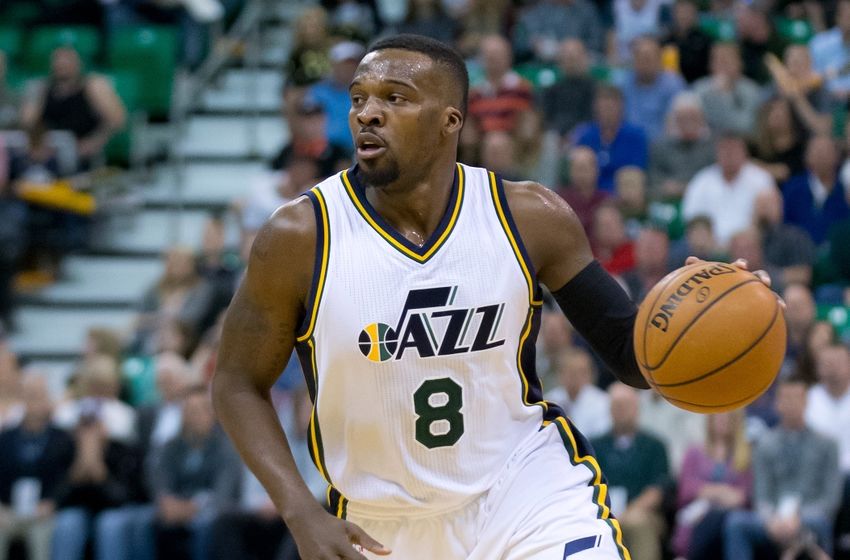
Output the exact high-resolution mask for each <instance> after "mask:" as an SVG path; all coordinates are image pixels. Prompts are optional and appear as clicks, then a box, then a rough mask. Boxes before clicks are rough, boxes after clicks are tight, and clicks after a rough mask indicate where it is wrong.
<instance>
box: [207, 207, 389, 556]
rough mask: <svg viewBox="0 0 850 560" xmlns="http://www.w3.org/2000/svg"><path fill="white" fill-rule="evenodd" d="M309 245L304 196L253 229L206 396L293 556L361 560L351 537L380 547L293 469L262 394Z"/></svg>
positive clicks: (297, 309) (302, 283)
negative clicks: (290, 542) (334, 512)
mask: <svg viewBox="0 0 850 560" xmlns="http://www.w3.org/2000/svg"><path fill="white" fill-rule="evenodd" d="M315 250H316V220H315V217H314V214H313V208H312V203H311V202H310V201H309V199H307V198H300V199H298V200H296V201H294V202H292V203H290V204H288V205H286V206H284V207H282V208H280V209H279V210H278V211H277V212H275V214H274V215H273V216H272V217H271V218H270V219H269V221H268V222H267V223H266V224H265V225H264V226H263V228H262V229H261V230H260V232H259V233H258V234H257V238H256V240H255V241H254V245H253V248H252V250H251V256H250V258H249V261H248V266H247V269H246V272H245V277H244V278H243V280H242V283H241V285H240V286H239V289H238V290H237V292H236V295H235V296H234V298H233V301H232V302H231V304H230V307H229V309H228V311H227V314H226V316H225V320H224V327H223V332H222V337H221V345H220V348H219V352H218V363H217V366H216V372H215V377H214V378H213V400H214V403H215V408H216V412H217V414H218V418H219V420H220V421H221V424H222V426H223V427H224V429H225V430H226V431H227V433H228V435H229V436H230V438H231V439H232V440H233V442H234V443H235V445H236V448H237V449H238V450H239V453H240V454H241V455H242V458H243V459H244V460H245V462H246V463H247V465H248V467H249V468H250V469H251V470H252V471H253V472H254V474H255V475H256V476H257V478H258V479H259V480H260V482H262V484H263V486H264V487H265V488H266V491H267V492H268V493H269V496H270V497H271V499H272V501H273V502H274V504H275V506H276V507H277V509H278V511H279V512H280V515H281V517H282V518H283V520H284V522H285V523H286V525H287V527H288V528H289V530H290V532H291V533H292V536H293V538H294V539H295V542H296V544H297V545H298V551H299V554H300V556H301V558H302V559H303V560H329V559H334V560H336V559H338V558H345V559H352V560H365V557H364V556H363V555H361V554H360V553H358V552H357V551H355V550H354V548H353V547H352V544H359V545H361V546H363V547H364V548H366V549H367V550H370V551H372V552H375V553H378V554H386V553H388V551H386V550H385V549H384V548H383V546H382V545H380V544H379V543H377V542H376V541H375V540H373V539H372V538H370V537H369V536H368V535H366V533H364V532H363V530H362V529H360V528H359V527H357V526H356V525H354V524H352V523H350V522H348V521H343V520H341V519H337V518H336V517H333V516H331V515H330V514H328V513H327V512H326V511H325V510H324V509H323V508H322V507H321V506H320V505H319V504H318V502H317V501H316V499H315V498H314V497H313V495H312V494H311V493H310V491H309V489H308V488H307V485H306V484H305V483H304V480H303V479H302V478H301V476H300V475H299V474H298V469H297V467H296V465H295V460H294V459H293V457H292V452H291V450H290V447H289V443H288V442H287V439H286V436H285V435H284V432H283V429H282V428H281V426H280V422H279V420H278V416H277V413H276V412H275V409H274V407H273V406H272V402H271V398H270V390H271V387H272V385H273V384H274V382H275V381H276V380H277V378H278V377H279V376H280V373H281V371H283V369H284V367H285V365H286V362H287V361H288V360H289V357H290V355H291V354H292V349H293V346H294V344H295V336H296V334H295V333H296V331H297V329H298V325H299V324H300V322H301V319H302V317H303V316H304V312H305V311H304V309H305V302H306V300H307V294H308V293H309V290H310V285H311V282H312V272H313V262H314V259H315V254H316V253H315Z"/></svg>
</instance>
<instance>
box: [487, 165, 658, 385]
mask: <svg viewBox="0 0 850 560" xmlns="http://www.w3.org/2000/svg"><path fill="white" fill-rule="evenodd" d="M504 185H505V196H506V197H507V200H508V206H509V208H510V211H511V214H512V215H513V218H514V221H515V222H516V225H517V229H518V230H519V234H520V237H521V238H522V242H523V244H524V245H525V248H526V250H527V251H528V254H529V257H530V258H531V261H532V264H533V266H534V269H535V271H536V275H537V279H538V281H540V282H541V283H542V284H543V285H545V286H546V287H547V288H548V289H549V291H550V292H551V293H552V296H553V297H554V298H555V301H557V302H558V305H559V306H560V307H561V309H562V310H563V312H564V314H565V315H566V316H567V319H569V320H570V323H572V325H573V327H575V329H576V331H578V333H579V334H581V335H582V336H583V337H584V338H585V340H587V342H588V343H589V344H590V346H591V347H592V348H593V350H594V351H595V352H596V353H597V354H598V355H599V357H600V358H602V360H603V361H604V362H605V364H606V365H607V366H608V367H609V368H611V371H613V372H614V375H616V376H617V378H618V379H619V380H620V381H622V382H623V383H625V384H627V385H631V386H632V387H638V388H641V389H647V388H649V384H648V383H647V382H646V380H645V379H644V377H643V375H642V374H641V373H640V369H639V368H638V365H637V359H636V358H635V352H634V345H633V338H634V335H633V332H632V331H633V327H634V323H635V317H636V316H637V307H636V306H635V304H634V302H632V300H631V299H630V298H629V296H628V295H627V294H626V292H625V291H624V290H623V288H622V287H620V285H619V284H618V283H617V281H616V280H614V279H613V278H612V277H611V275H609V274H608V273H607V272H606V271H605V269H603V268H602V266H601V265H600V264H599V263H598V262H597V261H596V260H595V259H594V258H593V253H592V252H591V250H590V243H589V242H588V240H587V236H586V235H585V233H584V228H582V225H581V222H580V221H579V219H578V217H577V216H576V214H575V212H573V210H572V208H570V207H569V205H568V204H567V203H566V202H565V201H564V199H562V198H561V197H560V196H558V195H557V194H555V193H554V192H552V191H551V190H549V189H547V188H546V187H544V186H543V185H540V184H538V183H534V182H511V181H505V182H504Z"/></svg>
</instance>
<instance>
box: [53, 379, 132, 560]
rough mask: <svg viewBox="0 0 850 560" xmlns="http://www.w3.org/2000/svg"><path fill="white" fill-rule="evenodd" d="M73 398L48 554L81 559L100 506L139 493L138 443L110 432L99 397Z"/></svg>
mask: <svg viewBox="0 0 850 560" xmlns="http://www.w3.org/2000/svg"><path fill="white" fill-rule="evenodd" d="M95 375H96V374H95V373H94V372H93V373H89V374H86V375H85V376H84V379H83V383H82V384H83V386H84V387H88V386H91V384H92V383H90V382H89V379H90V378H92V377H94V376H95ZM75 404H79V406H77V407H76V411H77V412H78V414H77V417H76V422H75V423H74V424H73V426H72V427H73V430H74V439H75V442H76V454H75V456H74V461H73V463H72V464H71V468H70V472H69V474H68V478H67V481H66V483H65V485H64V486H63V487H62V489H61V491H60V492H59V494H58V497H57V504H58V507H59V508H60V509H59V511H58V513H57V514H56V523H55V527H54V533H53V553H52V556H51V558H53V560H82V559H83V558H84V552H85V549H86V543H87V541H88V540H89V538H90V536H91V535H92V527H93V525H94V523H93V521H94V520H95V518H96V517H97V516H98V515H99V514H100V513H101V512H102V511H104V510H107V509H112V508H117V507H121V506H123V505H126V504H130V503H135V502H137V501H138V500H139V499H140V498H141V497H142V494H143V492H142V459H141V456H140V455H139V452H138V449H137V448H136V447H135V446H133V445H132V444H129V443H124V442H125V441H127V440H126V439H125V440H123V441H122V440H121V439H119V438H116V437H114V436H111V435H110V432H112V433H114V432H115V431H116V428H115V426H113V425H112V423H113V422H115V420H114V417H115V415H114V414H112V413H111V412H110V409H111V408H114V407H109V406H98V405H99V404H101V403H100V402H99V401H97V400H94V399H91V398H89V399H85V400H83V401H78V402H77V403H75ZM106 404H108V402H107V403H106ZM59 413H60V411H57V416H58V414H59Z"/></svg>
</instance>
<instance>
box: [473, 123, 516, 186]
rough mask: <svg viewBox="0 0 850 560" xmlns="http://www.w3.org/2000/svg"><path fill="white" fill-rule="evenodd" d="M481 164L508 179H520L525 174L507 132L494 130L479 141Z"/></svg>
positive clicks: (514, 145)
mask: <svg viewBox="0 0 850 560" xmlns="http://www.w3.org/2000/svg"><path fill="white" fill-rule="evenodd" d="M481 166H482V167H484V168H486V169H489V170H490V171H493V172H494V173H498V174H499V175H500V176H501V177H502V178H503V179H507V180H508V181H521V180H522V179H521V178H522V177H524V176H525V174H524V173H523V171H522V169H520V167H519V164H518V162H517V148H516V142H515V141H514V139H513V137H512V136H511V135H510V134H508V133H507V132H503V131H499V130H494V131H493V132H488V133H486V134H485V135H484V138H483V140H482V141H481Z"/></svg>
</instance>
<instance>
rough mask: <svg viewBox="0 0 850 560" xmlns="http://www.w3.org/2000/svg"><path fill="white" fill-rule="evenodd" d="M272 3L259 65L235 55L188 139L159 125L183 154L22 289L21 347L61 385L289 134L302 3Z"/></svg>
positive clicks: (234, 230)
mask: <svg viewBox="0 0 850 560" xmlns="http://www.w3.org/2000/svg"><path fill="white" fill-rule="evenodd" d="M268 6H269V7H268V8H267V10H266V12H267V13H265V14H264V16H263V21H264V23H263V25H262V29H261V48H260V53H261V55H260V65H259V67H258V68H254V69H249V68H247V67H246V66H245V64H244V62H243V61H242V60H240V59H234V60H232V61H230V62H229V63H228V64H227V65H226V66H225V67H224V69H223V70H222V71H221V72H220V73H219V74H218V75H217V76H216V78H215V79H214V80H213V82H212V83H211V84H209V85H208V86H206V87H205V88H204V89H203V91H202V93H201V95H200V96H199V99H198V102H197V103H196V104H195V107H194V108H193V110H192V111H191V112H190V114H189V115H188V118H187V121H186V124H185V126H184V127H183V130H182V133H180V134H179V135H176V136H175V135H174V134H173V133H172V130H173V128H172V127H170V126H169V125H168V124H165V125H152V136H153V137H154V138H156V137H159V138H163V139H165V140H166V141H173V142H176V146H175V147H176V150H177V151H176V154H177V155H178V156H179V158H172V159H171V160H170V161H167V162H163V163H158V164H155V165H154V166H153V167H152V169H150V172H149V173H147V174H146V175H147V177H146V179H145V180H136V181H135V182H134V183H133V184H132V188H131V192H132V193H133V196H134V197H136V200H137V203H136V204H135V205H134V206H133V207H131V208H129V209H127V208H125V209H121V208H116V209H114V210H112V211H110V212H108V213H107V214H106V215H104V216H101V217H100V218H99V219H98V220H97V222H96V224H95V227H94V234H93V241H92V244H91V247H90V249H89V250H88V251H87V252H86V254H82V255H75V256H71V257H69V258H67V259H66V261H65V263H64V266H63V274H62V277H61V278H60V279H59V280H58V281H57V282H56V283H54V284H52V285H50V286H48V287H45V288H43V289H40V290H38V291H35V292H29V293H26V294H22V295H21V297H20V304H19V306H18V310H17V312H16V323H17V329H16V332H14V333H12V335H11V337H10V341H11V345H12V348H13V349H14V350H15V351H16V352H17V353H18V354H19V358H20V359H21V360H22V361H23V362H24V363H28V364H29V365H31V366H32V367H33V368H36V369H39V370H42V371H46V372H48V373H49V374H50V377H51V380H52V382H53V383H55V387H56V388H57V389H58V388H59V387H61V385H62V383H63V382H64V379H65V378H66V377H67V375H69V374H70V372H71V370H72V368H73V365H74V363H75V361H76V360H77V359H78V356H79V354H80V352H81V350H82V348H83V344H84V340H85V334H86V331H87V330H88V329H89V328H91V327H95V326H105V327H111V328H116V329H119V330H121V331H122V332H130V330H131V329H132V325H133V320H134V316H135V311H134V310H135V308H136V306H137V305H138V302H139V301H140V299H141V297H142V296H143V294H144V292H145V291H146V290H147V289H148V288H149V287H150V286H151V285H152V284H153V283H154V282H156V280H157V278H158V277H159V275H160V274H161V272H162V264H161V262H160V255H161V254H162V253H163V251H165V250H166V249H167V248H168V247H170V246H172V245H175V244H180V245H187V246H190V247H196V248H197V247H199V246H200V241H201V236H202V230H203V225H204V223H205V221H206V220H207V218H208V216H209V215H210V213H213V212H220V211H222V210H226V209H227V208H228V207H229V205H230V203H231V202H232V201H233V200H234V199H235V198H238V197H240V196H243V195H245V194H246V192H247V189H248V188H249V184H250V178H251V177H252V176H253V175H254V174H256V173H257V172H259V171H261V170H262V169H263V167H264V166H265V162H266V160H267V159H268V158H269V156H271V154H273V153H274V152H275V151H276V150H278V149H279V148H280V146H281V145H282V143H283V142H284V141H285V140H286V138H287V135H288V131H287V129H286V126H285V123H284V122H283V120H282V118H281V117H280V92H281V84H282V76H281V72H280V68H282V66H283V62H284V60H285V58H286V53H287V51H288V44H289V40H290V22H291V20H292V18H293V17H294V16H295V15H296V14H297V10H298V8H299V6H298V5H295V4H290V3H276V4H269V5H268ZM252 127H253V128H252ZM176 159H182V161H183V165H182V166H178V165H177V164H176V163H175V160H176ZM181 187H182V188H181ZM237 239H238V226H237V224H235V223H233V220H232V219H231V220H229V223H228V241H229V243H231V244H232V245H233V246H235V244H236V241H237Z"/></svg>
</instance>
